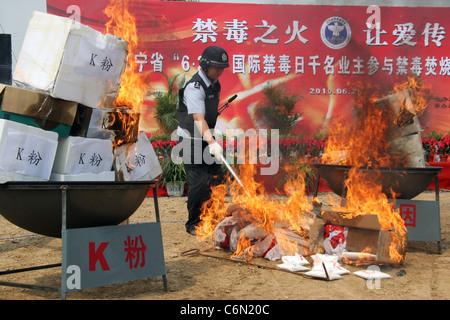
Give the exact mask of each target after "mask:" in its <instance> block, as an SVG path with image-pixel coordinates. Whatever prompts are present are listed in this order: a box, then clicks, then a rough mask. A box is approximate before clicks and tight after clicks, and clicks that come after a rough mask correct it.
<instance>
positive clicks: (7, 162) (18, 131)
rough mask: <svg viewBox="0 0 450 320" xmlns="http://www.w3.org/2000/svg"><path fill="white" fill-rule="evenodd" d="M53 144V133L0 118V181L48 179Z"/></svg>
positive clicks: (54, 148)
mask: <svg viewBox="0 0 450 320" xmlns="http://www.w3.org/2000/svg"><path fill="white" fill-rule="evenodd" d="M57 145H58V134H57V133H56V132H51V131H45V130H42V129H39V128H35V127H31V126H27V125H24V124H21V123H18V122H14V121H9V120H5V119H0V154H1V155H2V156H1V157H0V171H1V172H2V180H3V181H7V180H25V179H26V176H29V177H31V179H30V180H36V179H38V180H39V179H42V180H48V179H49V177H50V173H51V170H52V165H53V161H54V159H55V154H56V148H57Z"/></svg>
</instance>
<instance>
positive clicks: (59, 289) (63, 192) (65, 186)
mask: <svg viewBox="0 0 450 320" xmlns="http://www.w3.org/2000/svg"><path fill="white" fill-rule="evenodd" d="M148 184H149V186H150V188H151V189H152V190H153V202H154V206H155V215H156V222H157V223H160V215H159V206H158V195H157V187H158V183H157V182H155V181H150V182H149V183H148ZM43 187H44V188H45V187H46V186H45V185H43ZM91 187H92V186H91ZM14 188H19V189H20V188H21V186H20V185H15V186H14ZM23 188H25V187H23ZM27 188H28V187H27ZM49 188H50V187H49ZM73 188H82V185H80V184H73V185H72V184H62V185H61V187H60V190H61V197H62V198H61V199H62V205H61V215H62V224H61V228H62V231H64V230H66V226H67V192H68V190H70V189H73ZM150 188H149V189H150ZM64 234H65V232H61V237H64ZM63 250H64V239H62V251H63ZM61 266H62V263H53V264H46V265H40V266H33V267H28V268H19V269H13V270H5V271H0V276H2V275H8V274H15V273H21V272H28V271H36V270H42V269H49V268H55V267H61ZM62 279H63V277H61V286H60V287H51V286H43V285H35V284H29V283H20V282H10V281H1V280H0V285H2V286H10V287H18V288H27V289H38V290H46V291H53V292H60V293H61V298H62V299H65V298H66V292H65V291H64V290H63V289H62V288H63V283H62ZM162 279H163V285H164V291H165V292H167V291H168V289H167V277H166V274H163V275H162Z"/></svg>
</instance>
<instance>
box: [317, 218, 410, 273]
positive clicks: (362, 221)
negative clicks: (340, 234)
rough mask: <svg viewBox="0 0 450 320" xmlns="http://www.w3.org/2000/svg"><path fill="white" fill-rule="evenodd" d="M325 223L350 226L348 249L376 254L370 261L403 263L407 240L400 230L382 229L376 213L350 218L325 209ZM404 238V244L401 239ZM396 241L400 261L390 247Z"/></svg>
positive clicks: (347, 241)
mask: <svg viewBox="0 0 450 320" xmlns="http://www.w3.org/2000/svg"><path fill="white" fill-rule="evenodd" d="M322 220H323V223H324V225H327V224H331V225H334V226H342V227H347V228H348V233H347V237H346V250H347V251H350V252H365V253H370V254H372V255H374V256H375V261H372V260H371V261H370V263H380V264H390V265H401V264H403V262H404V259H405V255H406V240H407V239H402V237H401V235H400V232H399V231H398V230H395V229H393V230H382V229H381V226H380V222H379V220H378V216H377V215H375V214H364V215H358V216H356V217H354V218H348V215H346V214H345V213H342V212H336V211H323V212H322ZM402 240H404V242H403V244H404V246H402V243H401V241H402ZM392 242H394V243H395V245H396V246H397V247H398V248H402V249H400V250H398V251H399V252H398V253H399V256H400V257H401V259H400V261H397V260H396V259H395V258H393V257H391V255H390V251H389V247H390V246H391V243H392ZM367 251H369V252H367Z"/></svg>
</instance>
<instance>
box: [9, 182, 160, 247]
mask: <svg viewBox="0 0 450 320" xmlns="http://www.w3.org/2000/svg"><path fill="white" fill-rule="evenodd" d="M152 185H154V183H153V182H151V181H132V182H99V181H94V182H79V181H71V182H67V181H66V182H59V181H58V182H56V181H55V182H53V181H48V182H29V181H27V182H24V181H12V182H7V183H5V184H0V214H1V215H2V216H3V217H5V219H7V220H8V221H10V222H11V223H13V224H15V225H17V226H18V227H21V228H23V229H26V230H28V231H31V232H34V233H38V234H42V235H45V236H50V237H57V238H59V237H61V227H62V188H64V187H65V188H66V195H67V205H66V228H68V229H70V228H88V227H98V226H106V225H117V224H119V223H121V222H123V221H125V220H126V219H128V218H129V217H130V216H131V215H132V214H133V213H134V212H135V211H136V210H137V209H138V208H139V206H140V205H141V204H142V202H143V201H144V199H145V197H146V195H147V193H148V190H149V189H150V187H151V186H152Z"/></svg>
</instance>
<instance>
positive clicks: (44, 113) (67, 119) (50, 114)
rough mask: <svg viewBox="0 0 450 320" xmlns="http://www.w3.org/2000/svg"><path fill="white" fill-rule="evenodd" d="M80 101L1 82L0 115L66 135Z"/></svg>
mask: <svg viewBox="0 0 450 320" xmlns="http://www.w3.org/2000/svg"><path fill="white" fill-rule="evenodd" d="M77 105H78V103H76V102H73V101H66V100H61V99H55V98H52V97H50V96H49V95H47V94H44V93H39V92H35V91H31V90H26V89H21V88H16V87H11V86H6V85H3V84H0V118H2V119H7V120H12V121H15V122H20V123H23V124H25V125H29V126H33V127H38V128H41V129H44V130H49V131H54V132H56V133H58V134H59V135H60V136H62V137H67V136H68V135H69V133H70V131H71V127H72V125H73V123H74V119H75V115H76V112H77Z"/></svg>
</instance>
